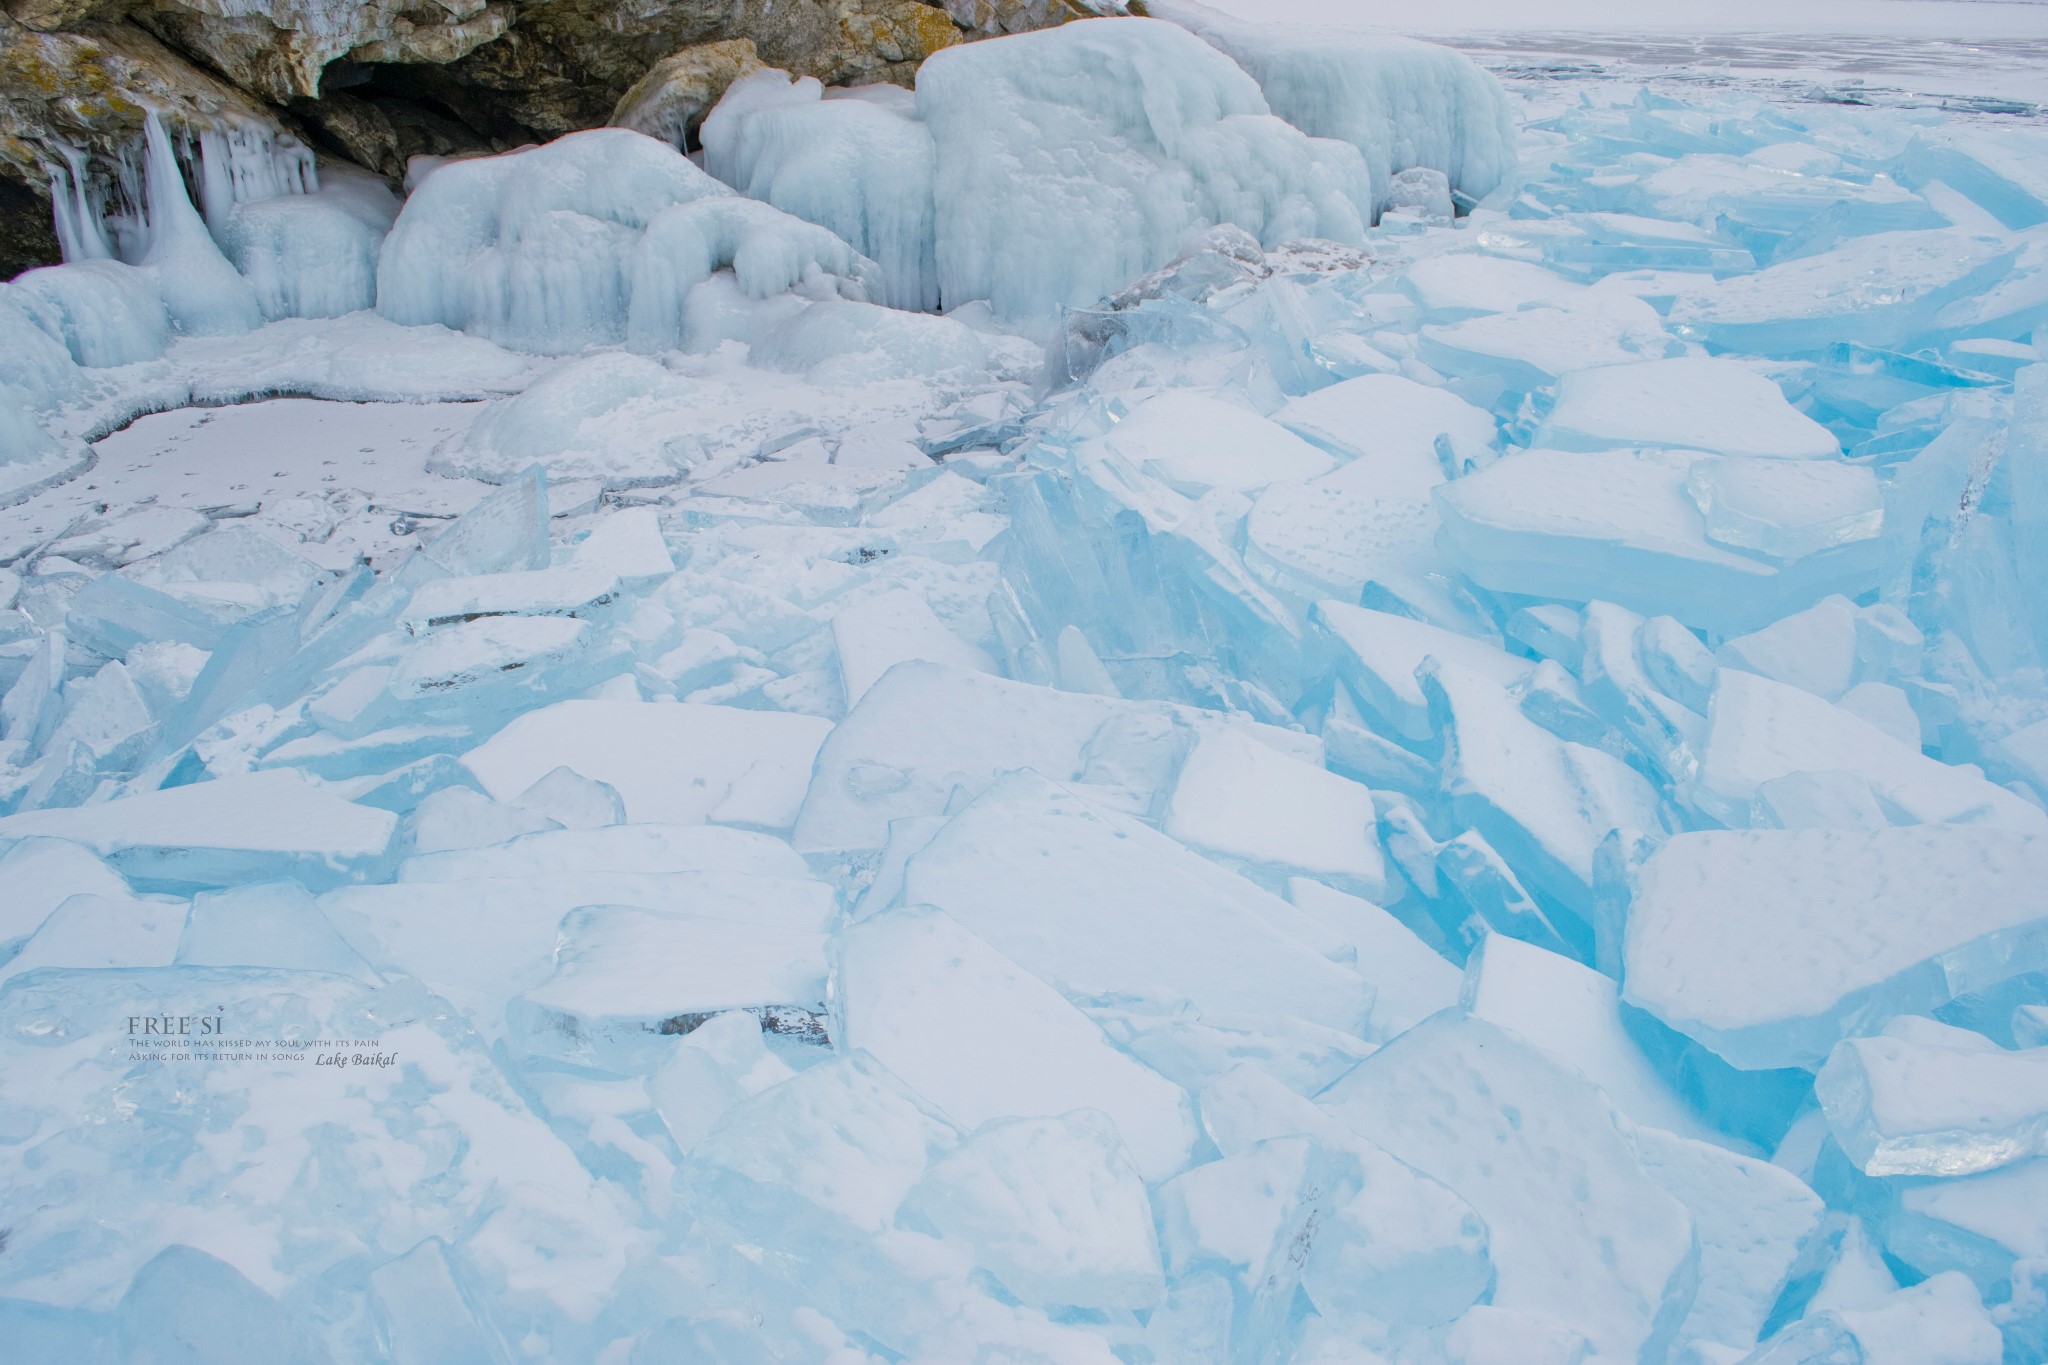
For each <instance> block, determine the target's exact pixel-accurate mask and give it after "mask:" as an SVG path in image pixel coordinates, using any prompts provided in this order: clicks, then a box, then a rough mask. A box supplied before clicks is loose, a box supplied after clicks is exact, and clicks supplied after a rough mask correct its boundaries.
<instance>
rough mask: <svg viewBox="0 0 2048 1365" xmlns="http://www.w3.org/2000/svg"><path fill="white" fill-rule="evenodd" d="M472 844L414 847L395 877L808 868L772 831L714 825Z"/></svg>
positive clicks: (804, 871) (801, 872)
mask: <svg viewBox="0 0 2048 1365" xmlns="http://www.w3.org/2000/svg"><path fill="white" fill-rule="evenodd" d="M493 845H494V846H493V847H490V848H484V847H481V846H479V847H476V848H474V850H473V851H452V850H451V851H448V852H442V853H432V854H426V853H422V854H418V855H415V856H413V857H410V858H407V859H406V860H405V861H404V862H402V863H400V864H399V865H398V875H397V877H396V880H398V881H401V882H456V881H466V880H468V879H469V878H472V877H531V876H541V875H543V874H546V873H551V872H577V871H589V872H617V873H621V874H633V873H639V874H658V873H664V872H736V873H745V874H747V875H750V876H755V877H796V878H803V877H808V876H809V875H810V871H809V869H808V868H806V867H805V865H804V860H803V859H802V858H801V857H799V856H798V855H797V853H796V851H795V850H793V849H792V848H790V846H789V845H788V844H786V843H784V842H782V841H781V840H780V839H775V838H771V837H770V836H768V835H766V834H756V833H754V832H752V831H750V830H740V829H728V828H726V827H724V826H722V825H612V826H606V827H604V828H602V829H581V830H575V829H564V830H542V831H538V832H530V833H522V834H521V835H520V836H519V837H516V838H511V839H509V840H508V841H507V842H502V843H500V842H497V841H493Z"/></svg>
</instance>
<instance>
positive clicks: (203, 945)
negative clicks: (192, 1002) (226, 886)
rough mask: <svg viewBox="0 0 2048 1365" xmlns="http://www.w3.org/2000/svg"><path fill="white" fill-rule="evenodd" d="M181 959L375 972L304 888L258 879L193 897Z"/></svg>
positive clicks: (358, 974)
mask: <svg viewBox="0 0 2048 1365" xmlns="http://www.w3.org/2000/svg"><path fill="white" fill-rule="evenodd" d="M177 961H178V963H179V964H180V965H182V966H192V967H278V968H284V969H287V970H292V971H307V972H333V973H334V974H335V975H337V976H353V977H355V978H357V979H358V980H362V981H375V980H377V973H376V972H375V971H374V970H373V969H372V968H371V966H370V964H369V963H367V962H365V961H363V959H362V955H361V954H360V953H358V952H356V950H355V949H353V948H351V947H349V946H348V944H347V943H346V942H345V941H344V940H343V939H342V937H341V935H340V934H338V933H336V932H335V931H334V926H333V925H332V924H330V923H328V921H327V916H325V915H323V914H321V913H320V906H319V905H318V903H317V902H315V901H314V899H313V897H312V896H311V895H309V894H308V893H307V891H306V888H304V887H303V886H300V885H299V884H298V883H297V882H255V883H251V884H247V885H243V886H238V887H235V888H234V889H233V890H231V891H202V892H200V893H199V894H198V895H197V896H194V897H193V898H192V910H191V913H190V914H189V915H188V916H187V918H186V921H185V931H184V933H183V935H182V936H181V937H180V938H179V939H178V955H177Z"/></svg>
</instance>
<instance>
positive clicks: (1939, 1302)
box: [1738, 1271, 2006, 1365]
mask: <svg viewBox="0 0 2048 1365" xmlns="http://www.w3.org/2000/svg"><path fill="white" fill-rule="evenodd" d="M2005 1358H2006V1356H2005V1350H2004V1342H2003V1340H2002V1338H2001V1337H2000V1335H1999V1331H1998V1326H1997V1324H1996V1323H1994V1322H1992V1320H1991V1317H1990V1315H1989V1314H1987V1313H1986V1312H1985V1311H1984V1305H1983V1303H1982V1301H1981V1300H1980V1299H1979V1298H1978V1296H1977V1291H1976V1289H1975V1288H1974V1287H1972V1286H1971V1284H1970V1282H1969V1280H1968V1279H1966V1278H1964V1277H1963V1276H1962V1275H1959V1274H1956V1273H1955V1272H1953V1271H1950V1272H1948V1273H1946V1274H1941V1275H1935V1276H1932V1277H1930V1278H1929V1279H1926V1280H1923V1281H1921V1282H1920V1283H1919V1284H1916V1285H1914V1286H1913V1287H1912V1288H1910V1289H1901V1290H1899V1291H1897V1292H1896V1293H1894V1294H1891V1295H1889V1296H1887V1297H1886V1298H1884V1299H1883V1300H1881V1301H1879V1302H1878V1303H1877V1304H1876V1305H1874V1306H1872V1307H1870V1308H1864V1309H1850V1308H1839V1309H1828V1310H1826V1311H1824V1312H1821V1313H1817V1314H1815V1315H1814V1316H1812V1317H1810V1318H1804V1319H1801V1320H1800V1321H1799V1322H1796V1323H1794V1324H1793V1325H1792V1326H1790V1327H1788V1328H1786V1329H1785V1330H1784V1331H1783V1332H1780V1333H1779V1334H1778V1335H1777V1336H1775V1337H1772V1338H1771V1339H1770V1341H1768V1342H1766V1343H1765V1344H1764V1345H1762V1346H1760V1347H1758V1348H1757V1349H1756V1350H1755V1351H1754V1352H1753V1353H1751V1354H1749V1355H1747V1356H1744V1357H1742V1358H1741V1360H1740V1362H1739V1363H1738V1365H1821V1362H1829V1361H1837V1360H1856V1361H1862V1362H1864V1363H1865V1365H1998V1362H1999V1361H2001V1360H2003V1359H2005Z"/></svg>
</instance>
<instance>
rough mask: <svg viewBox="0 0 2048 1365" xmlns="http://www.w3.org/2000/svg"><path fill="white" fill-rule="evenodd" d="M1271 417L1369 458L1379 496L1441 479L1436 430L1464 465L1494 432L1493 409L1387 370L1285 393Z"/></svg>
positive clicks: (1480, 456) (1419, 490) (1419, 489)
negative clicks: (1303, 393)
mask: <svg viewBox="0 0 2048 1365" xmlns="http://www.w3.org/2000/svg"><path fill="white" fill-rule="evenodd" d="M1502 264H1508V263H1506V262H1503V263H1502ZM1417 268H1418V269H1419V268H1420V267H1419V266H1418V267H1417ZM1273 420H1274V421H1275V422H1278V423H1279V424H1280V425H1281V426H1284V427H1286V428H1288V429H1289V430H1291V431H1293V432H1294V433H1296V434H1297V435H1299V436H1302V437H1305V438H1306V439H1308V440H1310V441H1313V442H1314V443H1315V444H1317V445H1319V446H1321V447H1323V448H1324V449H1325V450H1333V451H1336V452H1337V453H1338V454H1340V455H1344V456H1347V457H1349V458H1351V459H1353V460H1364V461H1367V462H1368V463H1369V464H1370V465H1371V466H1373V467H1374V468H1373V471H1372V473H1373V482H1372V484H1371V485H1370V487H1371V490H1372V491H1373V492H1375V493H1377V494H1379V495H1380V496H1382V497H1408V498H1423V497H1427V496H1429V490H1430V489H1432V488H1434V487H1435V486H1436V485H1438V484H1440V483H1442V482H1443V481H1444V477H1445V476H1444V466H1443V461H1442V459H1441V458H1440V457H1439V455H1438V453H1437V438H1438V437H1443V438H1444V439H1445V440H1446V441H1447V442H1448V443H1449V445H1450V448H1451V454H1452V456H1453V464H1454V466H1455V468H1456V469H1458V470H1460V471H1462V470H1464V469H1466V468H1469V467H1471V466H1474V465H1478V464H1482V463H1484V462H1485V461H1486V459H1487V458H1488V457H1489V456H1490V455H1491V454H1492V451H1493V443H1494V440H1495V437H1496V435H1497V433H1496V431H1495V427H1494V421H1493V418H1492V417H1491V416H1489V415H1488V414H1487V413H1485V412H1484V411H1482V410H1481V409H1479V408H1475V407H1473V406H1472V405H1471V404H1470V403H1468V402H1466V401H1465V400H1464V399H1462V398H1460V397H1458V395H1456V394H1454V393H1452V392H1451V391H1450V390H1449V389H1437V388H1431V387H1429V386H1428V385H1426V384H1418V383H1416V382H1415V381H1414V380H1412V379H1407V378H1404V377H1402V376H1400V375H1390V374H1368V375H1362V376H1360V377H1359V378H1357V379H1347V380H1345V381H1344V382H1343V383H1341V384H1332V385H1330V386H1329V387H1328V388H1325V389H1318V390H1316V391H1315V392H1314V393H1311V394H1308V395H1306V396H1304V397H1301V398H1295V399H1290V400H1289V401H1288V402H1287V403H1285V404H1283V405H1282V406H1281V407H1280V408H1279V409H1278V410H1276V411H1275V412H1274V413H1273Z"/></svg>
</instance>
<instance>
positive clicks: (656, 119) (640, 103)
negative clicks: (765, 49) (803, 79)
mask: <svg viewBox="0 0 2048 1365" xmlns="http://www.w3.org/2000/svg"><path fill="white" fill-rule="evenodd" d="M766 65H767V63H765V62H763V61H762V60H761V54H760V52H759V51H758V50H757V49H756V48H755V47H754V40H753V39H751V38H729V39H727V40H726V41H724V42H722V43H703V44H700V45H699V46H697V47H686V48H684V49H683V50H682V51H681V52H678V53H676V54H675V55H673V56H669V57H663V58H662V59H661V60H660V61H658V62H656V63H655V64H654V65H653V66H652V67H651V68H649V69H648V72H647V74H646V75H644V76H642V77H641V78H640V79H639V80H637V81H635V82H634V83H633V87H632V88H631V89H630V90H628V91H626V93H625V94H624V95H621V96H620V97H619V102H618V105H617V107H615V108H614V109H613V110H612V117H611V124H612V126H613V127H614V128H631V129H632V130H633V131H634V132H636V133H645V134H647V136H649V137H653V138H659V139H661V140H662V141H663V142H666V143H668V144H669V145H670V146H673V147H677V148H683V149H688V148H691V147H694V146H695V145H696V141H697V128H698V125H700V124H702V123H703V122H704V115H706V114H708V113H710V112H711V106H712V105H714V104H717V103H718V100H719V97H720V96H721V95H723V94H724V93H725V92H726V88H727V87H728V86H730V85H731V84H732V83H733V82H734V81H736V80H738V79H739V78H740V77H742V76H744V75H746V74H747V73H748V72H750V71H759V70H761V69H762V68H763V67H765V66H766Z"/></svg>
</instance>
